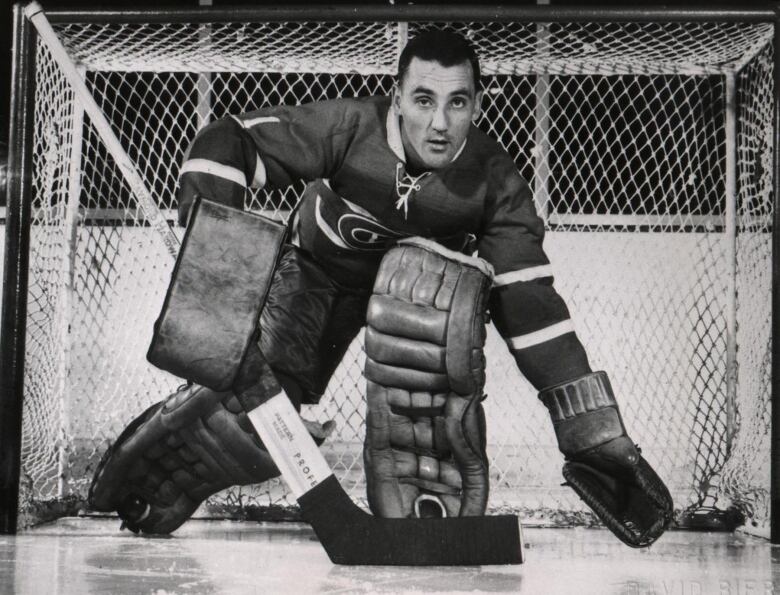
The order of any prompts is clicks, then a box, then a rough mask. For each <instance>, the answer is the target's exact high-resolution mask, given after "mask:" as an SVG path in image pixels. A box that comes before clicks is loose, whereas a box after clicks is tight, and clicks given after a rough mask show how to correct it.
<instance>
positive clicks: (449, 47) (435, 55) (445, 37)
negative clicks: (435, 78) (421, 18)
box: [398, 29, 480, 91]
mask: <svg viewBox="0 0 780 595" xmlns="http://www.w3.org/2000/svg"><path fill="white" fill-rule="evenodd" d="M413 58H419V59H420V60H427V61H432V62H438V63H439V64H441V65H442V66H445V67H449V66H456V65H457V64H462V63H463V62H468V63H469V64H471V73H472V75H473V77H474V90H475V91H479V77H480V71H479V58H478V57H477V52H476V51H475V50H474V47H473V46H472V45H471V44H470V43H469V41H468V40H467V39H466V38H465V37H463V36H462V35H459V34H458V33H453V32H451V31H442V30H440V29H431V30H429V31H425V32H423V33H420V34H419V35H417V36H416V37H414V38H413V39H412V40H411V41H409V43H407V44H406V47H405V48H404V49H403V51H402V52H401V57H400V58H399V59H398V84H399V85H400V84H401V82H403V79H404V76H406V72H407V71H408V70H409V64H411V62H412V59H413Z"/></svg>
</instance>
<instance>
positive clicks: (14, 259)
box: [0, 3, 780, 543]
mask: <svg viewBox="0 0 780 595" xmlns="http://www.w3.org/2000/svg"><path fill="white" fill-rule="evenodd" d="M767 6H768V7H767V8H766V9H749V10H745V9H741V8H739V5H738V4H737V3H734V8H730V9H726V8H720V9H717V10H708V9H696V8H690V9H657V8H635V9H624V8H614V7H609V6H604V7H589V8H574V7H565V6H555V7H551V6H532V7H512V6H475V5H453V6H450V7H447V13H446V19H447V20H452V21H474V22H479V21H492V22H511V21H536V22H553V23H555V22H594V23H597V22H637V23H645V22H706V21H709V22H712V21H719V22H740V23H757V22H762V23H767V22H769V23H772V24H773V25H774V39H773V44H774V85H775V94H774V105H773V125H774V134H773V143H772V145H773V164H772V177H773V183H772V187H773V190H774V192H773V209H774V210H773V215H772V217H773V225H772V229H773V230H774V231H776V230H777V229H778V226H779V225H780V199H779V198H778V192H777V186H778V181H779V180H780V156H779V155H778V153H779V152H780V93H778V92H777V90H778V89H780V8H777V7H775V8H771V7H769V6H770V5H769V3H767ZM441 8H442V7H441V6H433V5H414V6H411V5H404V6H401V5H399V6H394V5H381V6H372V5H354V6H348V5H339V6H332V7H325V6H322V7H317V6H295V5H292V6H266V7H251V8H249V7H245V8H244V7H242V8H232V9H214V8H204V9H191V10H173V9H172V10H149V11H146V10H144V11H128V10H87V11H52V12H47V16H48V18H49V19H50V21H51V22H53V23H68V22H75V21H79V22H90V23H108V22H111V23H132V22H142V21H143V22H152V23H154V22H158V23H159V22H169V23H182V22H189V23H206V22H227V21H230V22H237V21H239V22H240V21H242V20H248V19H259V20H263V21H266V22H276V21H300V20H321V21H342V22H357V21H388V22H389V21H401V22H403V21H441V20H442V11H441ZM14 23H15V27H14V36H13V54H12V55H13V70H12V80H11V119H10V134H9V155H8V172H9V174H8V182H7V187H6V217H5V223H6V230H5V231H6V247H5V263H4V271H3V306H2V334H1V335H0V492H1V493H0V533H3V534H14V533H16V531H17V514H18V494H19V479H20V464H21V463H20V461H21V426H22V408H23V388H24V386H23V378H24V354H25V332H26V313H27V312H26V311H27V303H26V299H27V290H28V286H27V270H28V264H29V261H28V257H29V245H30V221H31V196H32V184H31V180H32V171H31V170H32V145H33V143H32V135H33V124H34V121H33V111H34V105H33V101H34V95H33V93H32V92H31V91H32V89H33V88H34V85H35V44H36V38H37V34H36V32H35V28H34V27H33V26H32V25H31V23H30V22H29V21H27V19H26V17H25V16H24V7H23V6H22V5H16V6H15V7H14ZM778 242H780V239H778V237H777V234H776V233H773V237H772V252H773V254H774V255H775V257H774V258H773V259H772V300H771V304H772V307H771V315H772V336H773V337H774V336H776V331H777V330H778V324H779V323H778V319H779V318H780V284H779V283H778V279H780V259H779V258H777V255H778V254H780V243H778ZM779 354H780V350H778V347H777V344H776V343H775V342H774V341H773V344H772V364H771V371H772V380H771V403H772V417H771V426H772V429H771V432H772V434H771V454H770V457H771V479H770V489H771V510H770V541H771V542H772V543H780V455H779V453H780V406H778V407H775V406H774V405H775V403H776V401H777V399H778V395H779V394H780V392H778V391H779V390H780V384H779V383H780V361H779V360H780V356H779Z"/></svg>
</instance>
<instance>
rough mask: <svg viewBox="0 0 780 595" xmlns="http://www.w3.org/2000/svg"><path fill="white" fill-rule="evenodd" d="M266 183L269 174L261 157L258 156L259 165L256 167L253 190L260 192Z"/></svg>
mask: <svg viewBox="0 0 780 595" xmlns="http://www.w3.org/2000/svg"><path fill="white" fill-rule="evenodd" d="M266 181H268V174H267V173H266V171H265V163H263V160H262V159H260V155H257V165H255V175H254V177H253V178H252V188H257V189H259V190H260V189H262V188H264V187H265V183H266Z"/></svg>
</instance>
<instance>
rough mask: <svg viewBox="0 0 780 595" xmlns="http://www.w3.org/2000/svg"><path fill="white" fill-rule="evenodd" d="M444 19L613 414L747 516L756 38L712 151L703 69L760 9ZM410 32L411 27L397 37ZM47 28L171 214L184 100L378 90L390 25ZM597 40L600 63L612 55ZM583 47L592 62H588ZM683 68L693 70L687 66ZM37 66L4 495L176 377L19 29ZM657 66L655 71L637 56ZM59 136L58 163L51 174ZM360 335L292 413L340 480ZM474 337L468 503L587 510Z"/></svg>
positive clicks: (103, 181)
mask: <svg viewBox="0 0 780 595" xmlns="http://www.w3.org/2000/svg"><path fill="white" fill-rule="evenodd" d="M452 27H454V28H456V29H459V30H462V31H465V32H466V33H467V34H468V35H469V37H470V38H471V39H472V41H474V42H475V43H476V44H477V46H478V47H479V48H480V52H481V54H482V58H483V60H484V61H485V63H486V65H487V68H486V73H487V74H486V76H485V78H484V81H483V84H484V87H485V91H486V93H485V104H484V106H483V108H484V109H483V115H482V117H481V119H480V121H479V126H481V127H482V128H483V129H484V130H485V131H487V132H488V133H489V134H491V135H492V136H494V137H495V138H497V139H498V140H499V141H500V142H501V143H502V144H503V145H504V146H505V147H506V148H507V150H508V151H509V152H510V154H512V155H513V156H514V157H515V159H516V162H517V165H518V168H519V169H520V171H521V173H522V174H523V175H524V176H525V177H526V178H527V179H528V180H529V181H530V182H531V183H532V187H533V188H534V189H535V191H536V199H537V203H538V205H539V208H540V210H541V211H542V213H543V214H544V216H545V218H546V220H547V221H548V222H549V231H548V235H547V240H546V244H545V246H546V249H547V251H548V253H549V254H550V257H551V259H552V261H553V264H554V269H555V273H556V286H557V288H558V290H559V291H560V293H561V294H562V295H563V296H564V298H565V299H566V300H567V303H568V304H569V306H570V309H571V310H572V313H573V316H574V319H575V324H576V326H577V331H578V334H579V336H580V338H581V339H582V340H583V342H584V343H585V345H586V346H587V348H588V351H589V354H590V357H591V360H592V362H593V364H594V365H595V366H597V367H600V368H605V369H607V370H608V371H609V373H610V375H611V377H612V380H613V384H614V385H615V387H616V390H617V392H618V396H619V399H620V402H621V404H622V408H623V411H624V417H625V418H626V422H627V425H628V426H629V430H630V432H631V434H632V436H633V437H634V438H635V439H636V440H637V441H638V442H639V443H640V445H641V446H642V447H643V450H644V452H645V454H646V456H647V457H648V459H650V460H651V461H652V462H653V464H654V465H656V466H657V467H658V468H659V471H660V472H661V474H662V475H663V476H664V478H665V479H667V481H668V482H669V484H670V487H671V488H672V491H673V494H674V496H675V499H676V502H677V506H678V507H679V508H685V507H687V506H690V505H696V504H705V505H709V504H711V503H713V502H716V501H718V502H719V503H720V504H721V505H723V506H728V505H730V504H731V503H737V504H738V505H739V506H740V507H741V508H742V509H744V510H746V511H749V512H750V513H751V514H752V515H753V516H754V517H755V519H757V521H756V522H758V523H761V522H764V521H765V520H766V519H767V518H768V514H767V511H766V508H765V506H766V500H765V494H766V493H767V492H766V490H767V489H768V478H767V477H765V475H766V469H768V446H766V440H767V439H768V438H767V437H766V436H767V434H766V432H767V431H768V428H769V423H768V398H769V397H768V394H769V393H768V390H769V389H768V370H769V359H768V358H769V346H768V335H767V333H768V328H769V325H768V324H767V320H768V319H767V316H768V311H769V307H768V301H767V300H768V296H769V289H768V287H769V284H770V283H771V275H770V272H769V269H770V265H771V260H770V255H769V250H768V246H769V243H770V239H771V236H770V234H769V231H768V227H767V221H768V218H769V217H770V215H771V196H770V195H771V182H770V177H769V176H770V172H771V138H770V137H771V133H772V132H771V125H770V123H771V98H772V88H771V56H770V55H769V54H768V52H767V51H763V52H761V53H759V54H758V55H757V56H756V57H755V59H753V60H752V61H751V62H750V64H749V65H748V67H747V68H745V69H744V70H743V71H742V73H741V75H740V77H739V93H740V101H739V105H740V109H739V111H738V112H737V116H738V118H739V120H738V131H739V134H738V142H737V147H735V148H729V147H727V146H726V135H725V132H724V128H725V125H726V117H727V116H726V114H727V106H726V100H725V96H724V94H725V85H724V81H723V77H722V76H720V75H716V74H714V73H716V72H721V71H723V70H725V69H727V67H728V66H729V65H731V64H735V63H740V61H741V60H742V59H744V57H745V56H751V57H752V56H754V55H755V54H756V52H757V48H758V47H759V46H760V45H761V44H764V45H766V44H767V42H768V40H769V35H770V34H771V28H770V29H767V26H765V25H744V24H742V25H713V24H702V25H681V24H674V25H658V24H654V25H631V24H628V25H616V24H600V25H571V26H567V27H565V26H562V25H552V26H550V27H549V28H548V29H545V30H542V29H541V28H540V27H538V26H536V25H528V24H523V25H520V24H507V25H498V24H493V23H482V24H473V23H472V24H469V25H452ZM418 29H419V27H418V26H416V25H415V24H410V25H409V32H410V35H413V34H414V32H415V31H416V30H418ZM58 30H59V32H60V34H61V35H63V36H64V40H63V41H64V43H65V45H66V46H67V47H68V48H69V49H70V51H72V52H73V54H74V56H75V57H76V58H77V59H78V60H79V61H80V62H81V63H82V65H83V66H85V67H87V71H86V79H87V82H88V84H89V86H90V88H91V89H92V91H93V93H94V95H95V99H96V101H97V103H98V104H99V105H100V106H101V108H102V109H103V110H104V112H105V114H106V116H107V118H108V120H109V121H110V122H111V123H112V125H113V127H114V130H115V132H116V133H117V135H118V136H119V138H120V140H121V141H122V144H123V145H124V146H126V147H127V148H128V153H129V155H130V156H131V157H132V158H133V160H134V161H135V162H136V164H137V168H138V170H139V172H140V173H141V176H142V177H143V179H144V181H145V183H146V185H147V187H148V188H149V189H150V190H152V193H153V195H154V196H155V197H156V198H157V200H158V201H159V204H160V206H161V208H162V209H163V210H165V211H168V212H170V213H171V216H173V215H172V211H173V210H174V209H175V206H176V205H175V200H174V190H175V183H176V179H177V178H178V167H179V164H180V162H181V159H182V155H183V152H184V150H185V148H186V146H187V145H188V143H189V142H190V140H191V139H192V137H193V136H194V134H195V132H196V131H197V129H198V127H199V126H201V125H202V124H203V123H204V122H206V121H209V120H213V119H215V118H219V117H222V116H224V115H226V114H228V113H237V112H241V111H245V110H249V109H254V108H256V107H261V106H264V105H274V104H279V103H286V104H296V103H302V102H306V101H316V100H319V99H326V98H333V97H341V96H360V95H371V94H386V93H388V92H389V90H390V89H391V86H392V76H391V73H392V72H393V71H394V69H395V61H396V53H395V52H396V51H397V50H396V46H397V35H398V30H397V25H395V24H392V23H390V24H377V23H363V24H345V25H339V26H338V27H336V28H335V29H334V28H333V25H332V24H304V25H300V24H284V25H279V24H276V25H265V24H255V25H213V26H191V25H180V26H173V25H132V26H131V25H100V26H98V25H60V26H59V27H58ZM329 31H330V32H332V33H333V37H332V38H329V37H327V36H326V33H328V32H329ZM540 32H541V33H543V35H541V36H540ZM272 33H275V34H272ZM540 38H541V39H544V46H545V47H544V48H541V49H540V47H539V40H540ZM205 39H208V40H209V41H210V43H206V42H205V41H204V40H205ZM356 39H359V40H360V44H357V43H355V40H356ZM258 40H260V41H258ZM510 42H511V43H510ZM258 44H260V45H258ZM591 49H592V50H593V52H595V53H590V50H591ZM542 50H543V51H542ZM123 52H124V53H123ZM599 52H600V54H599ZM314 54H316V55H314ZM599 55H600V56H601V57H603V59H602V60H595V58H594V56H599ZM618 58H619V59H620V60H622V62H623V66H620V67H619V68H618V67H615V69H613V70H610V68H612V67H613V66H615V65H614V64H613V63H612V62H611V61H612V60H618ZM577 60H579V62H578V61H577ZM595 61H598V62H599V64H598V69H595V71H596V74H594V73H593V72H586V71H587V70H588V69H589V68H590V66H592V65H593V63H595ZM640 61H641V63H642V64H641V67H640V66H639V65H638V64H639V62H640ZM564 62H566V64H567V66H566V68H564V67H563V63H564ZM626 65H629V67H626ZM692 65H695V67H696V69H698V70H697V73H698V74H696V75H695V76H690V75H687V74H685V73H686V72H688V71H689V70H691V68H692ZM38 69H39V79H38V80H39V84H38V87H37V96H36V105H37V106H38V109H37V111H36V118H37V119H36V135H35V139H36V144H35V147H34V155H35V163H34V171H35V172H36V176H35V186H34V187H35V190H34V198H35V203H34V205H33V215H34V220H33V226H32V233H33V242H32V244H33V249H32V255H31V265H30V266H31V270H30V298H29V303H30V306H29V312H30V319H29V321H28V354H27V361H28V362H29V363H28V370H27V377H26V382H27V387H26V395H25V420H24V424H25V429H24V440H25V442H24V455H23V467H24V474H25V478H26V485H27V486H28V488H29V490H28V496H29V498H30V500H29V501H28V502H27V503H26V505H27V507H28V508H34V507H35V506H36V505H37V504H38V503H41V502H45V501H57V500H62V499H63V498H68V497H71V498H75V499H77V500H78V499H80V498H82V499H83V497H84V495H85V493H86V488H87V486H88V483H89V481H90V479H91V475H92V472H93V471H94V465H95V464H96V461H97V459H98V458H99V455H100V453H101V452H102V450H103V449H104V448H105V446H106V444H107V443H108V442H109V441H111V440H113V439H115V437H116V436H117V435H118V433H119V432H120V431H121V430H122V429H123V428H124V426H125V425H126V424H127V423H128V422H129V421H130V419H132V418H133V417H134V416H135V415H137V414H138V413H140V412H141V411H142V410H143V409H144V408H146V407H147V406H149V405H150V404H152V403H154V402H156V401H158V400H159V399H160V398H162V397H163V396H165V395H166V394H167V393H169V392H171V391H172V390H174V389H175V387H176V386H177V384H178V380H177V379H175V378H173V377H171V376H169V375H167V374H164V373H162V372H159V371H157V370H155V369H154V368H152V367H151V366H149V365H148V364H146V361H145V353H146V349H147V347H148V342H149V338H150V335H151V327H152V322H153V321H154V319H155V317H156V315H157V313H158V312H159V307H160V304H161V302H162V296H163V295H164V292H165V287H166V285H167V280H168V278H169V275H170V270H171V266H172V263H171V262H170V258H169V257H168V256H167V254H166V252H165V249H164V246H163V244H162V242H161V241H160V239H159V238H157V237H155V235H154V234H153V233H152V231H151V230H150V229H149V228H148V227H145V226H144V225H143V221H142V218H141V216H140V213H139V211H138V208H137V205H136V202H135V200H134V199H133V198H132V197H131V195H130V192H129V189H128V187H127V185H126V183H125V182H124V180H123V179H122V177H121V175H120V174H119V172H118V171H117V170H116V168H115V166H114V164H113V162H112V161H111V160H110V159H108V158H106V156H105V150H104V148H103V146H102V144H101V142H100V140H99V138H98V137H97V135H96V133H95V131H94V130H93V128H92V127H91V125H89V124H86V125H85V126H83V128H82V129H81V130H82V132H83V136H84V140H83V142H82V143H81V146H80V147H79V150H78V151H76V152H75V153H74V152H72V150H71V146H72V139H73V137H74V136H73V133H74V126H75V127H77V128H78V122H79V119H78V117H77V116H78V114H77V110H78V106H77V105H75V104H74V103H73V99H72V97H71V94H70V93H69V92H68V90H67V89H66V88H65V86H64V81H63V80H62V77H61V76H60V75H59V73H57V71H56V68H55V67H54V66H53V64H52V62H51V59H50V57H49V56H48V54H47V50H46V49H45V48H42V47H41V48H39V50H38ZM179 69H183V70H185V71H184V72H176V71H177V70H179ZM534 69H536V70H534ZM627 70H628V71H631V72H633V74H627V72H626V71H627ZM656 71H658V72H660V73H662V74H657V75H653V76H651V75H650V73H653V72H656ZM526 72H535V73H536V74H532V75H526V74H524V73H526ZM561 72H566V73H569V74H565V75H563V74H559V73H561ZM508 73H514V74H508ZM598 73H601V74H598ZM603 74H610V75H611V76H602V75H603ZM204 90H205V92H204ZM541 112H543V113H544V117H541V116H540V113H541ZM74 123H75V124H74ZM729 151H734V153H735V154H736V157H737V172H738V177H739V183H738V188H739V196H738V204H739V216H740V223H739V232H740V236H739V239H738V242H737V259H738V280H737V286H738V291H739V300H738V304H739V311H738V322H739V325H738V336H737V339H738V363H739V383H738V386H739V389H738V394H737V412H738V415H737V419H738V426H737V427H736V428H728V427H727V415H726V409H727V405H726V403H727V399H728V397H727V395H726V315H725V311H726V309H727V308H728V299H727V296H726V293H727V292H726V289H727V282H726V280H727V277H728V274H729V273H728V271H729V269H730V267H729V263H728V262H727V254H728V250H727V244H728V239H727V238H726V237H725V235H724V230H725V227H726V226H725V224H724V215H725V208H724V204H725V198H724V196H725V193H726V184H725V182H724V178H725V175H726V169H725V165H724V163H725V160H726V158H727V155H728V154H729ZM76 158H77V159H78V160H79V164H78V167H79V169H80V171H81V175H80V176H79V177H78V179H77V180H69V178H68V171H69V164H70V162H71V161H72V160H73V159H76ZM540 164H544V165H545V167H540ZM74 183H75V184H76V185H75V186H74V185H73V184H74ZM301 189H302V185H301V184H296V185H294V186H293V187H291V188H289V189H285V190H281V191H279V190H275V191H271V192H258V193H254V194H251V195H249V196H248V198H247V206H248V207H249V208H252V209H254V210H258V211H262V212H264V213H266V214H268V215H270V216H273V217H275V218H278V219H280V220H285V219H286V217H287V216H288V215H289V212H290V210H291V209H292V208H293V207H294V205H295V204H296V203H297V200H298V197H299V196H300V191H301ZM70 193H75V196H76V197H77V198H78V201H79V204H80V206H79V213H78V217H77V221H76V223H77V225H76V227H75V234H76V251H75V253H73V254H70V253H69V252H68V237H69V235H70V234H71V233H74V231H72V230H70V229H67V223H66V222H67V218H66V217H65V213H66V212H67V206H66V205H67V200H68V196H69V194H70ZM71 262H72V265H71V264H69V263H71ZM71 266H72V271H71V270H70V267H71ZM71 274H72V276H73V278H74V286H73V288H72V291H69V290H68V288H67V283H66V280H67V278H68V277H69V276H70V275H71ZM63 296H65V298H64V299H63ZM63 329H67V330H68V332H64V330H63ZM755 337H759V338H760V340H754V338H755ZM362 357H363V356H362V349H361V342H360V340H358V341H356V342H355V343H354V344H353V345H352V346H351V347H350V351H349V353H348V355H347V357H345V359H344V361H343V362H342V365H341V367H340V368H339V370H338V371H337V373H336V375H335V376H334V379H333V381H332V382H331V384H330V386H329V389H328V393H327V395H326V397H325V398H324V399H323V403H322V404H321V405H320V406H319V407H317V408H313V409H312V411H311V412H310V414H311V415H314V416H316V417H318V418H319V419H320V420H323V421H324V420H326V419H335V420H336V422H337V424H338V428H339V429H338V432H337V435H336V436H334V437H333V438H332V439H331V440H330V441H329V443H327V445H326V446H325V447H324V452H325V454H326V457H327V459H328V461H329V463H330V464H331V466H332V467H333V468H334V471H335V472H336V473H337V475H338V477H339V479H340V480H341V481H342V483H343V484H344V485H345V487H347V488H348V489H349V490H350V493H351V495H352V496H353V497H354V498H356V499H358V500H361V501H364V497H365V489H364V483H363V473H362V454H361V449H362V440H363V417H362V416H363V402H362V398H363V397H362V395H363V380H362V374H361V370H362ZM487 357H488V361H489V362H490V369H489V373H488V385H487V387H486V388H487V392H488V394H489V395H490V398H489V399H488V400H487V402H486V407H487V415H488V427H489V428H490V430H489V442H490V446H489V454H490V456H491V464H492V497H491V507H492V508H493V509H514V510H520V511H522V513H523V515H524V516H525V518H526V519H527V520H536V521H540V522H556V523H571V522H578V521H582V520H587V515H586V514H585V509H584V508H583V507H582V505H581V504H580V503H579V502H578V501H577V499H576V498H575V497H574V496H573V493H572V492H571V491H570V490H567V489H564V488H560V487H559V484H560V482H561V479H560V464H561V458H560V455H559V453H558V452H557V448H556V446H555V439H554V435H553V433H552V429H551V427H550V423H549V419H548V418H547V414H546V412H545V410H544V408H543V407H542V406H541V405H540V404H539V403H538V402H537V400H536V395H535V394H534V392H533V390H532V389H531V387H530V385H528V383H527V382H526V381H525V380H524V379H523V378H522V377H521V376H520V374H519V373H518V371H517V369H516V366H515V364H514V362H513V361H512V359H511V357H510V356H509V354H508V352H507V350H506V347H505V346H504V345H503V343H502V342H501V341H500V339H499V338H498V336H497V334H496V333H495V331H493V330H492V329H491V331H490V334H489V341H488V347H487ZM729 432H735V434H734V435H735V439H734V441H733V448H732V451H731V452H728V451H727V442H728V439H727V437H728V435H729ZM41 437H43V439H42V438H41ZM755 452H759V453H761V456H759V457H756V456H755ZM764 454H765V455H766V456H764ZM746 461H749V462H750V464H749V465H748V464H747V463H746ZM274 504H279V505H288V504H290V502H289V501H288V500H287V499H286V497H285V493H284V488H283V486H282V485H281V484H280V482H279V481H275V482H271V484H270V486H269V485H264V486H259V487H254V486H253V487H251V488H242V489H233V490H228V491H226V492H224V493H222V494H220V495H219V496H218V497H216V498H213V499H212V500H211V501H210V507H211V509H212V510H223V511H227V512H226V513H227V514H232V515H234V514H244V513H242V512H241V511H246V510H250V509H252V508H253V507H260V508H262V507H267V506H269V505H274Z"/></svg>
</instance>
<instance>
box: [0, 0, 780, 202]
mask: <svg viewBox="0 0 780 595" xmlns="http://www.w3.org/2000/svg"><path fill="white" fill-rule="evenodd" d="M261 3H262V2H258V1H257V0H255V1H254V2H251V1H243V2H242V1H241V0H230V1H223V0H212V5H213V6H217V7H221V8H224V7H228V6H256V5H258V4H261ZM404 3H405V2H401V1H400V0H399V1H394V2H391V1H389V0H363V1H362V2H358V1H357V0H353V1H352V2H318V1H316V0H310V1H308V2H300V1H297V2H284V0H277V1H276V2H265V4H283V5H290V4H303V5H306V6H312V5H314V4H329V5H334V4H385V5H388V4H398V5H400V4H404ZM477 3H478V2H477V1H476V0H456V1H453V0H448V1H446V2H445V1H440V0H422V1H420V2H409V4H437V5H442V7H444V6H447V5H452V4H477ZM488 3H490V4H503V5H520V6H522V5H525V6H532V5H534V4H537V1H536V0H504V1H500V0H495V1H491V2H488ZM538 3H543V4H550V5H553V6H560V5H567V6H580V7H589V8H592V7H596V6H612V7H615V6H623V7H626V8H638V7H639V6H640V5H639V4H638V3H636V2H630V1H625V0H624V1H618V0H602V1H600V2H572V1H565V2H562V1H558V0H549V1H547V2H544V1H542V2H538ZM41 4H42V5H43V8H44V9H45V10H57V9H79V8H85V7H87V8H91V9H95V8H98V7H101V8H132V9H143V8H155V9H160V8H163V7H184V8H195V7H197V6H198V5H199V4H198V0H164V1H163V2H160V0H156V1H155V0H108V1H105V0H104V1H103V2H95V3H91V4H90V3H85V2H84V1H83V0H82V1H81V2H71V1H62V0H41ZM777 4H778V2H776V1H767V0H763V1H762V0H740V1H738V2H734V1H732V2H724V1H717V0H709V1H706V0H696V1H690V0H689V1H685V2H684V1H676V2H653V1H644V2H642V3H641V6H652V7H656V8H662V7H668V8H688V7H692V6H704V7H706V8H718V7H728V6H737V7H740V8H747V7H756V8H757V7H767V6H776V5H777ZM2 5H3V6H4V8H2V10H3V17H2V19H0V40H1V41H2V45H3V48H2V53H0V57H2V59H1V60H0V206H3V205H5V200H6V196H5V188H4V187H3V186H4V182H5V175H2V172H3V170H4V169H5V164H6V157H7V151H8V123H9V114H10V79H11V59H12V58H11V49H12V46H13V39H12V34H13V7H12V6H13V5H12V3H11V2H10V1H9V0H4V2H3V4H2Z"/></svg>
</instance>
